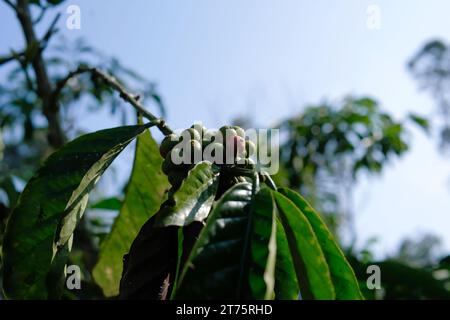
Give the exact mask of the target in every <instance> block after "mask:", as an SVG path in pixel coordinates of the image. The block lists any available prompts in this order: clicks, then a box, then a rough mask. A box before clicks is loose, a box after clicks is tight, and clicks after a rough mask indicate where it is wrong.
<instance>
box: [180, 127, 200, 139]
mask: <svg viewBox="0 0 450 320" xmlns="http://www.w3.org/2000/svg"><path fill="white" fill-rule="evenodd" d="M180 136H181V138H182V139H183V140H184V139H186V138H189V139H190V140H197V141H201V134H200V133H199V132H198V131H197V130H196V129H194V128H189V129H186V130H184V131H183V132H182V133H181V135H180Z"/></svg>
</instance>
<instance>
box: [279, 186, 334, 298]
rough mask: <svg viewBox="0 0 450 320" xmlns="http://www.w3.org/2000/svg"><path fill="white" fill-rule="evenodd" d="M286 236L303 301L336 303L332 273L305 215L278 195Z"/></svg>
mask: <svg viewBox="0 0 450 320" xmlns="http://www.w3.org/2000/svg"><path fill="white" fill-rule="evenodd" d="M274 196H275V200H276V202H277V206H278V212H279V213H280V218H281V222H282V224H283V228H284V230H285V232H286V236H287V240H288V244H289V248H290V250H291V255H292V258H293V261H294V265H295V270H296V273H297V280H298V283H299V286H300V292H301V295H302V298H303V299H327V300H328V299H334V298H335V292H334V288H333V283H332V281H331V275H330V270H329V268H328V265H327V262H326V260H325V256H324V254H323V252H322V249H321V247H320V244H319V242H318V240H317V237H316V235H315V234H314V231H313V229H312V228H311V225H310V224H309V222H308V220H307V219H306V217H305V216H304V215H303V213H302V212H301V211H300V210H299V209H298V208H297V207H296V206H295V204H294V203H293V202H292V201H291V200H289V199H288V198H286V197H285V196H284V195H282V194H281V193H279V192H274Z"/></svg>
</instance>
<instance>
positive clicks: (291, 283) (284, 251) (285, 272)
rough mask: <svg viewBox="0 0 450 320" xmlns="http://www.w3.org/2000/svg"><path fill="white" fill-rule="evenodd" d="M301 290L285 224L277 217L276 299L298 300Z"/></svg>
mask: <svg viewBox="0 0 450 320" xmlns="http://www.w3.org/2000/svg"><path fill="white" fill-rule="evenodd" d="M299 292H300V289H299V286H298V282H297V276H296V273H295V266H294V262H293V260H292V256H291V252H290V250H289V244H288V241H287V237H286V233H285V232H284V229H283V225H282V224H281V222H280V220H279V219H277V263H276V267H275V299H277V300H297V299H298V294H299Z"/></svg>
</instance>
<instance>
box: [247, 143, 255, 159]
mask: <svg viewBox="0 0 450 320" xmlns="http://www.w3.org/2000/svg"><path fill="white" fill-rule="evenodd" d="M255 152H256V146H255V144H254V143H253V142H252V141H250V140H247V141H246V142H245V153H246V156H247V157H250V156H252V155H253V154H254V153H255Z"/></svg>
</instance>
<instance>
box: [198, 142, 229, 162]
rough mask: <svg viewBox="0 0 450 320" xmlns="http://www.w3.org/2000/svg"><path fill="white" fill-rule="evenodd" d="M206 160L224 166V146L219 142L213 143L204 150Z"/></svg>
mask: <svg viewBox="0 0 450 320" xmlns="http://www.w3.org/2000/svg"><path fill="white" fill-rule="evenodd" d="M203 156H204V160H207V161H209V162H211V163H215V164H223V159H224V156H225V152H224V146H223V144H221V143H219V142H213V143H211V144H209V145H208V146H207V147H206V148H205V149H204V150H203Z"/></svg>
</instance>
